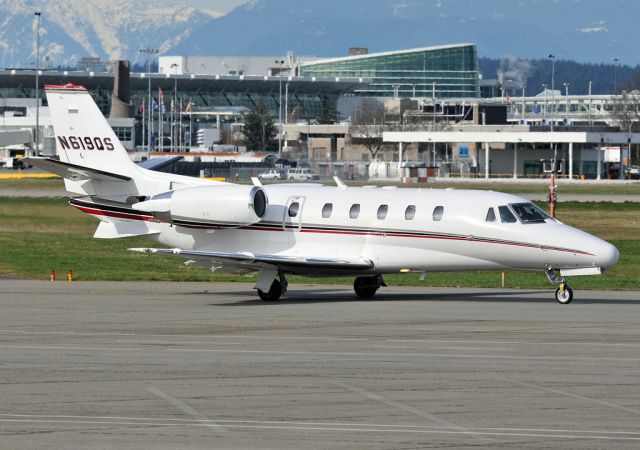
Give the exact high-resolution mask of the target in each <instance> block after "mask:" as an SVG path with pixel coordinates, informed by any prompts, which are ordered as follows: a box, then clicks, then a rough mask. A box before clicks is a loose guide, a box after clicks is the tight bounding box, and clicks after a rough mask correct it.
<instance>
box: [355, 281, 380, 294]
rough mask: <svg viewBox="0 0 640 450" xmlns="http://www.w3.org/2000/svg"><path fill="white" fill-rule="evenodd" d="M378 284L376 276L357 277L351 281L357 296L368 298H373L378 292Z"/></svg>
mask: <svg viewBox="0 0 640 450" xmlns="http://www.w3.org/2000/svg"><path fill="white" fill-rule="evenodd" d="M379 288H380V285H379V284H378V278H377V277H358V278H356V280H355V281H354V282H353V290H354V292H355V293H356V295H357V296H358V298H362V299H369V298H373V296H374V295H376V292H378V289H379Z"/></svg>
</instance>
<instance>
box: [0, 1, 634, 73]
mask: <svg viewBox="0 0 640 450" xmlns="http://www.w3.org/2000/svg"><path fill="white" fill-rule="evenodd" d="M36 10H41V11H42V26H41V55H42V56H43V59H44V60H46V59H47V58H48V64H49V65H50V66H57V65H74V64H75V61H77V60H78V59H79V57H81V56H99V57H102V58H106V59H118V58H126V59H130V60H132V61H134V62H136V61H138V62H141V61H143V60H144V56H143V55H140V54H139V53H138V51H137V50H138V49H139V48H143V47H153V48H157V49H159V50H160V53H161V54H166V55H170V54H174V55H175V54H180V55H258V56H259V55H282V54H285V53H286V52H287V51H289V50H291V51H293V52H294V54H297V55H315V56H343V55H345V54H346V52H347V49H348V48H349V47H367V48H369V49H370V51H388V50H397V49H407V48H416V47H427V46H431V45H440V44H448V43H459V42H474V43H476V44H477V46H478V54H479V56H486V57H491V58H506V57H519V58H546V57H547V56H548V55H549V54H550V53H553V54H554V55H555V56H556V57H557V58H558V59H559V60H561V59H564V60H575V61H580V62H595V63H611V61H612V58H613V57H619V58H620V59H621V62H622V63H623V64H628V65H632V66H635V65H637V64H638V63H640V55H639V54H638V52H637V50H636V46H637V44H636V42H637V40H638V27H637V24H636V22H637V18H638V17H640V2H638V1H636V0H609V1H607V2H605V1H602V0H305V1H302V2H301V1H299V0H251V1H249V2H247V3H245V4H244V5H242V6H240V7H237V8H236V9H234V10H232V11H231V12H229V13H228V14H226V15H222V14H221V13H218V12H216V11H211V10H206V11H205V10H201V9H196V8H193V7H189V6H185V5H181V4H180V3H175V2H172V1H169V0H134V1H129V0H108V1H107V0H56V1H50V0H0V67H33V65H34V60H35V40H34V35H35V32H34V26H35V25H34V24H35V22H34V15H33V13H34V11H36Z"/></svg>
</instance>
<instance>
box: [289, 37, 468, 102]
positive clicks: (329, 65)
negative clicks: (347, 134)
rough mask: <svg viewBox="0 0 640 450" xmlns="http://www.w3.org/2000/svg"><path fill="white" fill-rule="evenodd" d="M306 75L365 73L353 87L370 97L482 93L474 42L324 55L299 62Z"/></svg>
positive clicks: (322, 75)
mask: <svg viewBox="0 0 640 450" xmlns="http://www.w3.org/2000/svg"><path fill="white" fill-rule="evenodd" d="M300 75H302V76H306V77H363V78H367V79H369V80H371V82H370V83H369V84H368V85H367V86H366V87H365V86H363V87H358V88H356V89H355V90H354V92H355V93H356V94H357V95H360V96H371V97H394V96H397V97H432V96H433V95H434V90H435V97H437V98H445V97H446V98H460V97H479V96H480V89H479V81H478V80H479V77H478V57H477V52H476V46H475V45H474V44H459V45H446V46H439V47H427V48H419V49H413V50H400V51H393V52H385V53H371V54H367V55H359V56H347V57H343V58H333V59H325V60H319V61H313V62H310V63H305V64H303V65H301V66H300Z"/></svg>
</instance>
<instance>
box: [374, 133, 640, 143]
mask: <svg viewBox="0 0 640 450" xmlns="http://www.w3.org/2000/svg"><path fill="white" fill-rule="evenodd" d="M382 140H383V141H384V142H405V143H412V142H442V143H454V142H456V143H457V142H460V143H468V142H482V143H488V144H492V143H499V144H507V143H509V144H519V143H532V144H533V143H557V144H570V143H573V144H628V143H631V144H640V133H624V132H618V133H613V132H598V131H530V132H527V131H388V132H385V133H383V134H382Z"/></svg>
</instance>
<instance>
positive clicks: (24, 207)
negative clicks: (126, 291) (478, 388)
mask: <svg viewBox="0 0 640 450" xmlns="http://www.w3.org/2000/svg"><path fill="white" fill-rule="evenodd" d="M558 218H559V219H560V220H562V221H563V222H565V223H567V224H570V225H574V226H577V227H579V228H581V229H584V230H585V231H588V232H590V233H593V234H595V235H597V236H600V237H602V238H604V239H607V240H609V241H610V242H612V243H613V244H614V245H615V246H616V247H618V249H619V250H620V254H621V259H620V262H619V263H618V264H617V265H616V266H614V267H613V268H612V269H611V270H610V271H609V272H608V273H607V274H606V275H604V276H600V277H575V278H572V279H571V285H572V286H573V287H575V288H577V289H629V290H640V205H639V204H637V203H622V204H614V203H563V204H562V205H561V206H560V208H559V211H558ZM96 226H97V221H96V220H94V219H93V218H91V217H89V216H87V215H85V214H82V213H80V212H78V211H77V210H75V208H72V207H70V206H68V204H67V200H66V199H26V198H20V199H15V198H5V199H1V198H0V249H1V250H0V274H3V275H7V276H15V277H20V278H32V279H43V280H44V279H48V277H49V273H50V271H51V269H53V268H55V269H56V271H57V273H58V278H59V279H64V278H65V277H66V274H67V270H69V269H72V270H73V272H74V278H75V279H77V280H157V281H253V280H254V279H255V277H254V276H238V275H227V274H221V273H212V272H210V271H207V270H204V269H198V268H195V267H186V266H184V265H183V264H182V263H181V262H182V261H181V260H180V259H177V258H165V257H159V256H153V255H145V254H136V253H131V252H127V251H126V249H127V248H129V247H146V246H154V244H153V243H151V242H150V241H148V240H145V239H140V238H134V239H118V240H100V239H93V237H92V236H93V232H94V231H95V228H96ZM290 281H291V282H293V283H295V282H306V283H338V284H340V283H344V284H351V283H352V282H353V279H351V278H302V277H290ZM385 281H386V282H387V284H389V285H412V286H460V287H498V286H500V282H501V272H500V271H489V272H466V273H430V274H428V275H427V277H426V279H425V280H420V278H419V275H418V274H405V275H400V274H398V275H388V276H385ZM505 286H506V287H514V288H515V287H518V288H543V289H548V288H549V283H548V281H547V279H546V277H545V276H544V275H543V274H540V273H530V272H524V271H515V270H514V271H507V272H506V282H505Z"/></svg>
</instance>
